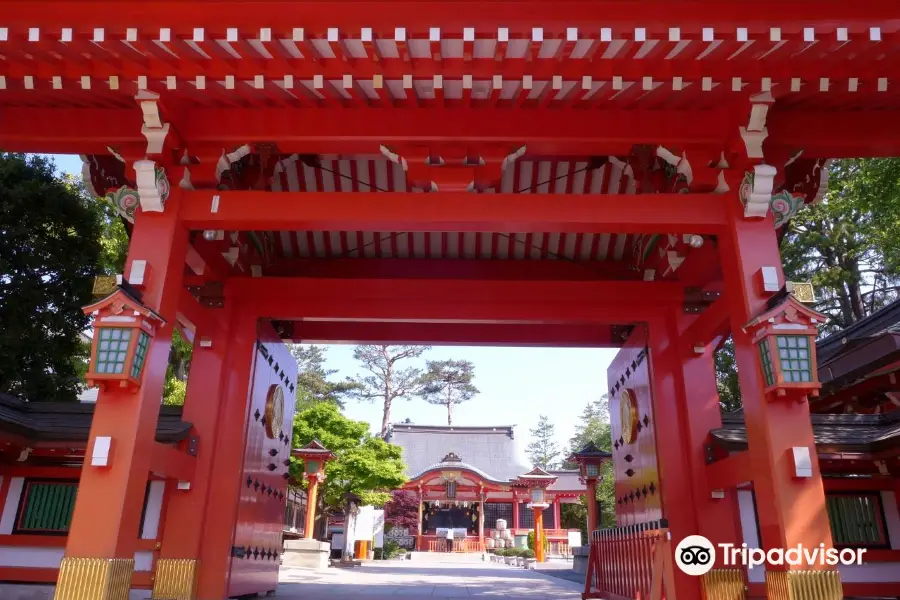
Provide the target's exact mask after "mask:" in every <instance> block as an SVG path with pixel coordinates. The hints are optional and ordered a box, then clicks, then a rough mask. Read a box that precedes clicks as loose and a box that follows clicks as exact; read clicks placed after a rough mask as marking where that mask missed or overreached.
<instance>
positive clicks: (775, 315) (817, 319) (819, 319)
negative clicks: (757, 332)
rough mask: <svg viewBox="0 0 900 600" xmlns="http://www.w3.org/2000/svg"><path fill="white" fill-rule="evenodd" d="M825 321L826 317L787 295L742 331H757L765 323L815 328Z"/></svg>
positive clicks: (751, 321)
mask: <svg viewBox="0 0 900 600" xmlns="http://www.w3.org/2000/svg"><path fill="white" fill-rule="evenodd" d="M827 320H828V317H827V316H825V315H823V314H822V313H820V312H817V311H814V310H813V309H811V308H809V307H807V306H806V305H804V304H803V303H801V302H800V301H799V300H797V298H795V297H794V296H793V295H787V296H786V297H785V299H784V300H783V301H782V302H779V303H778V304H776V305H774V306H772V307H771V308H769V309H767V310H766V311H765V312H763V313H761V314H759V315H757V316H756V317H754V318H753V319H752V320H750V322H748V323H747V324H746V325H744V327H743V329H744V331H747V330H749V329H757V328H759V327H760V326H761V325H764V324H765V323H767V322H768V323H775V322H776V321H777V322H779V323H784V322H787V323H792V324H795V325H801V326H804V327H816V326H818V325H820V324H822V323H824V322H825V321H827Z"/></svg>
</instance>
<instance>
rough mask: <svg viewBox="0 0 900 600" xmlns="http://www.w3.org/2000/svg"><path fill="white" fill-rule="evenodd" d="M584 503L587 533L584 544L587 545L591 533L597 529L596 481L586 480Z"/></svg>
mask: <svg viewBox="0 0 900 600" xmlns="http://www.w3.org/2000/svg"><path fill="white" fill-rule="evenodd" d="M585 502H587V532H588V539H587V540H584V544H588V543H590V541H591V532H593V531H594V530H596V529H597V527H598V523H597V521H598V519H597V480H596V479H588V480H587V491H586V496H585Z"/></svg>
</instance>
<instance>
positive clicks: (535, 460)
mask: <svg viewBox="0 0 900 600" xmlns="http://www.w3.org/2000/svg"><path fill="white" fill-rule="evenodd" d="M555 430H556V427H555V426H554V425H553V423H551V422H550V419H548V418H547V416H546V415H540V416H539V417H538V424H537V427H535V428H534V429H532V430H531V442H529V443H528V446H526V447H525V453H526V454H527V455H528V458H529V460H531V464H532V465H533V466H535V467H540V468H542V469H544V470H546V469H555V468H556V467H557V465H558V461H559V455H560V452H561V451H560V449H559V444H557V443H556V440H555V439H554V438H555V437H556V431H555Z"/></svg>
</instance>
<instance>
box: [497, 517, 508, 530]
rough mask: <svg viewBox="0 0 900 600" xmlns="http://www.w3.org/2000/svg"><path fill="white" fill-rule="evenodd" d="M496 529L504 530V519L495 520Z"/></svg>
mask: <svg viewBox="0 0 900 600" xmlns="http://www.w3.org/2000/svg"><path fill="white" fill-rule="evenodd" d="M497 529H500V530H503V529H506V519H497Z"/></svg>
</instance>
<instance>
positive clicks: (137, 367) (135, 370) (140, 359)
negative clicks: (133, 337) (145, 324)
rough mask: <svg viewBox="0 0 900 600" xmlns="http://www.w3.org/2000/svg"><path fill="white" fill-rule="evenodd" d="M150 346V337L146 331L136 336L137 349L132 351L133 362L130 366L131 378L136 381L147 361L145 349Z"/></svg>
mask: <svg viewBox="0 0 900 600" xmlns="http://www.w3.org/2000/svg"><path fill="white" fill-rule="evenodd" d="M149 346H150V336H149V335H147V332H146V331H142V332H140V333H139V334H138V340H137V348H135V350H134V362H133V363H132V365H131V376H132V377H134V378H135V379H137V378H138V377H140V376H141V369H142V368H143V366H144V361H145V360H146V359H147V348H148V347H149Z"/></svg>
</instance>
